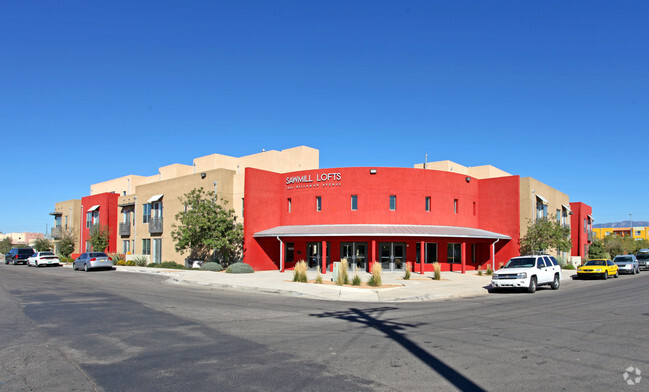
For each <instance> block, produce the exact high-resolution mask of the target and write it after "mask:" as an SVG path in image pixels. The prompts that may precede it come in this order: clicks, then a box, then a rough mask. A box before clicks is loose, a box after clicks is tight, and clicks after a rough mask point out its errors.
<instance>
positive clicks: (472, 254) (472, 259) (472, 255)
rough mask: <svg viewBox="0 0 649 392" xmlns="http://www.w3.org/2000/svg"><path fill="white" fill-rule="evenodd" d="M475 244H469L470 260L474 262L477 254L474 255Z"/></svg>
mask: <svg viewBox="0 0 649 392" xmlns="http://www.w3.org/2000/svg"><path fill="white" fill-rule="evenodd" d="M476 248H477V247H476V245H475V244H471V262H472V263H474V264H475V261H476V260H477V255H476Z"/></svg>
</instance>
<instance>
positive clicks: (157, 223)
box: [149, 218, 162, 234]
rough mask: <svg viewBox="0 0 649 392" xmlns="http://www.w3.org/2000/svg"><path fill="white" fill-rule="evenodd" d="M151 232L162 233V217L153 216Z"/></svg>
mask: <svg viewBox="0 0 649 392" xmlns="http://www.w3.org/2000/svg"><path fill="white" fill-rule="evenodd" d="M149 233H150V234H154V233H156V234H157V233H162V218H151V220H150V221H149Z"/></svg>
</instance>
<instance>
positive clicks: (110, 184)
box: [90, 174, 158, 196]
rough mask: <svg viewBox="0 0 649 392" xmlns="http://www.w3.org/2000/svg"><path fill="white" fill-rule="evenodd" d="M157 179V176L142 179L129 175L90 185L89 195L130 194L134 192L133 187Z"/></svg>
mask: <svg viewBox="0 0 649 392" xmlns="http://www.w3.org/2000/svg"><path fill="white" fill-rule="evenodd" d="M157 179H158V176H157V175H156V176H154V177H153V178H151V177H142V176H136V175H133V174H130V175H128V176H124V177H119V178H114V179H112V180H108V181H104V182H99V183H97V184H92V185H90V195H91V196H92V195H98V194H100V193H111V192H114V193H117V194H118V195H124V194H127V195H129V194H131V193H133V192H135V187H136V186H138V185H142V184H146V183H149V182H153V181H155V180H157Z"/></svg>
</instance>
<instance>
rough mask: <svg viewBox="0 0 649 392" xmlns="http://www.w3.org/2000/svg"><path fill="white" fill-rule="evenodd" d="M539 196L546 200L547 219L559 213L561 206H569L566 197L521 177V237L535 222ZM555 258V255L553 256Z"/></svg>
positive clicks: (530, 178) (534, 181)
mask: <svg viewBox="0 0 649 392" xmlns="http://www.w3.org/2000/svg"><path fill="white" fill-rule="evenodd" d="M539 196H540V197H542V198H543V199H545V200H547V203H546V204H547V209H548V217H550V216H553V215H556V214H557V210H558V211H560V212H561V210H562V208H563V206H568V207H569V206H570V199H569V197H568V195H566V194H565V193H563V192H560V191H558V190H556V189H554V188H552V187H551V186H549V185H546V184H544V183H542V182H541V181H538V180H536V179H534V178H532V177H522V178H521V181H520V202H521V213H520V220H521V221H520V226H521V237H524V236H525V235H526V234H527V226H528V225H529V224H530V223H531V222H534V221H536V204H537V201H539V200H542V199H539ZM554 255H555V256H557V254H556V253H555V254H554Z"/></svg>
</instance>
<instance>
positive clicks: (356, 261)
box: [340, 242, 367, 271]
mask: <svg viewBox="0 0 649 392" xmlns="http://www.w3.org/2000/svg"><path fill="white" fill-rule="evenodd" d="M340 258H341V259H343V258H346V259H347V262H348V263H349V269H350V270H351V271H354V270H356V269H358V270H359V271H367V264H366V261H367V242H343V243H341V244H340Z"/></svg>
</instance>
